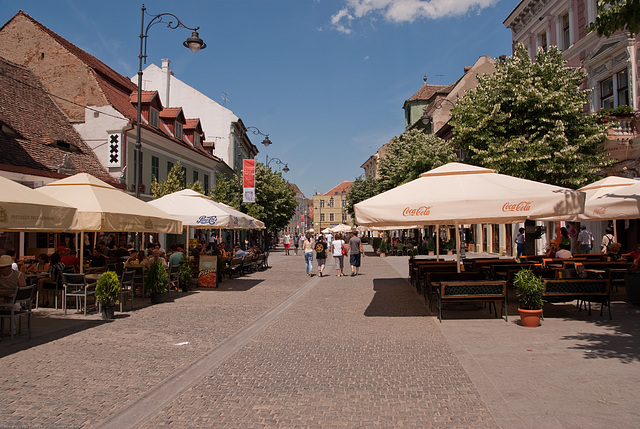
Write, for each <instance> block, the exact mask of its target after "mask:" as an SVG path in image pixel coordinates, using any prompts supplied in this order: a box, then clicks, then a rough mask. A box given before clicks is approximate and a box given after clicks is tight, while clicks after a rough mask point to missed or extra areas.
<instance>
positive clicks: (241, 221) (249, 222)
mask: <svg viewBox="0 0 640 429" xmlns="http://www.w3.org/2000/svg"><path fill="white" fill-rule="evenodd" d="M214 203H216V204H219V205H221V206H222V207H224V208H225V209H226V210H227V211H228V212H230V213H231V214H232V215H234V216H236V217H237V218H238V225H239V226H238V228H245V229H264V228H265V226H264V222H262V221H261V220H258V219H256V218H254V217H252V216H249V215H248V214H246V213H242V212H241V211H239V210H236V209H234V208H233V207H231V206H229V205H227V204H225V203H220V202H217V201H214Z"/></svg>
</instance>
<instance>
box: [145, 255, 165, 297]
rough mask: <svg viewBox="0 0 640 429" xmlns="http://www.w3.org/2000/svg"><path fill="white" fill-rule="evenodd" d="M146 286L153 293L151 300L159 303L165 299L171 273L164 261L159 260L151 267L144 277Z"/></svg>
mask: <svg viewBox="0 0 640 429" xmlns="http://www.w3.org/2000/svg"><path fill="white" fill-rule="evenodd" d="M144 287H145V288H146V289H147V290H148V291H149V293H150V294H151V302H152V303H153V304H157V303H159V302H163V301H164V300H165V296H166V292H167V291H168V290H169V273H167V269H166V268H165V266H164V264H163V263H162V261H160V260H157V261H155V262H154V263H153V264H151V267H150V268H149V272H148V273H147V275H146V277H145V279H144Z"/></svg>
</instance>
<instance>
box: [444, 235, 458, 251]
mask: <svg viewBox="0 0 640 429" xmlns="http://www.w3.org/2000/svg"><path fill="white" fill-rule="evenodd" d="M444 248H445V249H446V250H455V249H456V240H455V238H451V239H449V241H447V242H446V243H444Z"/></svg>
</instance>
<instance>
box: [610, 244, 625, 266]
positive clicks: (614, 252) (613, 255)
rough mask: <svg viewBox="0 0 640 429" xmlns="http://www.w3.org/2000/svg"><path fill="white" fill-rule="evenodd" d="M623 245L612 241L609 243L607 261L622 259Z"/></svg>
mask: <svg viewBox="0 0 640 429" xmlns="http://www.w3.org/2000/svg"><path fill="white" fill-rule="evenodd" d="M621 248H622V245H621V244H620V243H611V244H609V248H608V250H609V251H608V252H607V262H617V261H618V260H620V256H621V255H620V249H621Z"/></svg>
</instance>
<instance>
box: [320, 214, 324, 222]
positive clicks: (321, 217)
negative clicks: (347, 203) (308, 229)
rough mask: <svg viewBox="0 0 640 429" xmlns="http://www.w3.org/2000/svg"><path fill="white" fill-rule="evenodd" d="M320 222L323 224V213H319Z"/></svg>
mask: <svg viewBox="0 0 640 429" xmlns="http://www.w3.org/2000/svg"><path fill="white" fill-rule="evenodd" d="M320 222H324V213H320Z"/></svg>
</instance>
